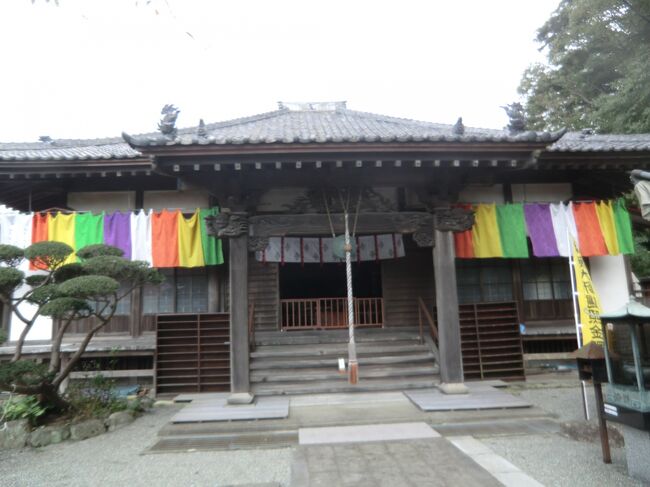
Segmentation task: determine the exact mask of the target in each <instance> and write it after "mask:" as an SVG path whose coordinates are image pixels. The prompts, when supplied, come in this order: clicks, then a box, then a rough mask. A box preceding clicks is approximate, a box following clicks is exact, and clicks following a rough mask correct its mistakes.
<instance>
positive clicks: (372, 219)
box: [249, 211, 433, 237]
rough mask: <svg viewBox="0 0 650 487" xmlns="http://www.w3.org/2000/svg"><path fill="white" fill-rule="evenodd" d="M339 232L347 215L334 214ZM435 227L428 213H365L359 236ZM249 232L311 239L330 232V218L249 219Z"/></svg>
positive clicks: (271, 217)
mask: <svg viewBox="0 0 650 487" xmlns="http://www.w3.org/2000/svg"><path fill="white" fill-rule="evenodd" d="M331 218H332V224H333V225H334V228H335V229H342V228H343V215H342V214H333V215H331ZM425 226H428V227H429V228H432V227H433V216H432V215H431V214H430V213H427V212H415V211H414V212H403V213H361V214H360V215H359V219H358V222H357V233H414V232H416V231H418V230H421V228H423V227H425ZM249 233H250V235H251V236H253V237H284V236H290V235H296V236H307V235H323V234H329V233H330V225H329V220H328V218H327V215H324V214H320V213H306V214H302V215H257V216H252V217H250V218H249Z"/></svg>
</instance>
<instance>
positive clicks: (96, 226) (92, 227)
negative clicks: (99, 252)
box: [74, 213, 104, 250]
mask: <svg viewBox="0 0 650 487" xmlns="http://www.w3.org/2000/svg"><path fill="white" fill-rule="evenodd" d="M103 243H104V213H101V214H100V215H93V214H92V213H76V214H75V222H74V249H75V250H79V249H82V248H84V247H85V246H86V245H94V244H103Z"/></svg>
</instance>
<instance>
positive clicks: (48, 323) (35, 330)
mask: <svg viewBox="0 0 650 487" xmlns="http://www.w3.org/2000/svg"><path fill="white" fill-rule="evenodd" d="M26 274H27V275H32V274H38V272H34V271H31V272H27V273H26ZM28 289H29V286H22V287H20V288H18V290H17V291H16V292H15V293H14V296H15V297H19V296H22V295H23V294H24V293H25V291H27V290H28ZM18 310H19V311H20V313H21V314H22V315H23V316H24V317H25V318H27V319H30V318H31V317H32V316H34V313H35V312H36V306H35V305H33V304H29V303H22V304H21V305H20V306H19V307H18ZM24 329H25V324H24V323H23V322H22V321H20V320H19V319H18V317H17V316H16V315H15V314H12V315H11V321H10V323H9V340H10V341H15V340H18V338H19V337H20V334H21V333H22V331H23V330H24ZM51 338H52V320H51V319H50V318H48V317H46V316H39V317H38V318H37V319H36V322H35V323H34V324H33V325H32V329H31V330H30V331H29V333H28V334H27V340H50V339H51Z"/></svg>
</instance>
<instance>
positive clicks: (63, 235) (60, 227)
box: [47, 212, 77, 264]
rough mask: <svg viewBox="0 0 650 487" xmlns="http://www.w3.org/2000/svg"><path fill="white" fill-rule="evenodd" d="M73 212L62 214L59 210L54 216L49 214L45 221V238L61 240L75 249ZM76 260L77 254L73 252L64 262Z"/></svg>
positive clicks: (70, 262) (69, 262)
mask: <svg viewBox="0 0 650 487" xmlns="http://www.w3.org/2000/svg"><path fill="white" fill-rule="evenodd" d="M75 220H76V218H75V214H74V213H71V214H69V215H64V214H63V213H61V212H59V213H57V214H56V215H55V216H50V218H49V219H48V221H47V239H48V240H52V241H54V242H63V243H65V244H68V245H69V246H70V247H71V248H72V250H74V249H75V238H74V230H75ZM76 261H77V256H76V254H75V253H74V252H73V253H72V254H70V256H69V257H68V258H67V259H66V260H65V262H64V264H72V263H73V262H76Z"/></svg>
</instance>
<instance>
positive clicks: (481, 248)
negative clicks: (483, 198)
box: [472, 203, 503, 258]
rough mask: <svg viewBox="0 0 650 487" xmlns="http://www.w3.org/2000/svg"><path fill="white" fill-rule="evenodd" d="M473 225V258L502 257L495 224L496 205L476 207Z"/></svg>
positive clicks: (499, 238) (497, 226)
mask: <svg viewBox="0 0 650 487" xmlns="http://www.w3.org/2000/svg"><path fill="white" fill-rule="evenodd" d="M474 218H475V223H474V227H473V228H472V244H473V246H474V257H476V258H490V257H503V249H502V248H501V235H500V234H499V225H498V224H497V205H496V204H494V203H492V204H487V205H478V206H477V207H476V212H475V213H474Z"/></svg>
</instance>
